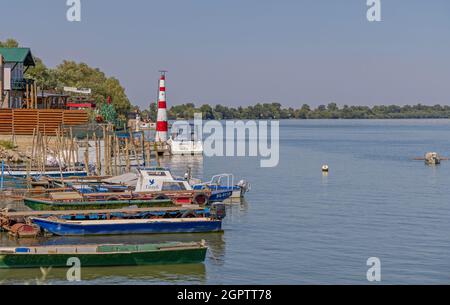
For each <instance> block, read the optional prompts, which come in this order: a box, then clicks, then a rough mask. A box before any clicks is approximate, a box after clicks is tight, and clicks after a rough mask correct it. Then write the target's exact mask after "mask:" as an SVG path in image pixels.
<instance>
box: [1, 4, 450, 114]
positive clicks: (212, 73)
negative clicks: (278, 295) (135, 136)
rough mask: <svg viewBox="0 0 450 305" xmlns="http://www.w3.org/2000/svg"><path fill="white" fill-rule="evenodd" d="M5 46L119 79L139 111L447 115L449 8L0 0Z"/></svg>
mask: <svg viewBox="0 0 450 305" xmlns="http://www.w3.org/2000/svg"><path fill="white" fill-rule="evenodd" d="M1 2H2V3H1V6H0V16H1V17H0V39H1V40H4V39H6V38H10V37H12V38H16V39H17V40H19V41H20V43H21V44H23V45H25V46H29V47H31V48H32V50H33V53H34V54H35V55H36V56H39V57H41V58H42V59H43V60H44V62H45V63H46V64H47V65H48V66H51V67H53V66H55V65H57V64H58V63H60V62H61V61H62V60H63V59H74V60H76V61H83V62H86V63H88V64H90V65H93V66H95V67H99V68H100V69H102V70H103V71H105V72H106V73H107V74H108V75H111V76H115V77H117V78H118V79H119V80H120V81H121V83H122V85H124V87H125V88H126V92H127V94H128V96H129V97H130V100H131V101H132V103H134V104H137V105H139V106H141V107H142V106H145V105H148V104H149V103H150V101H152V100H154V99H155V96H156V86H157V78H158V70H159V69H167V70H169V74H168V83H167V87H168V102H169V104H180V103H185V102H195V103H196V104H198V105H200V104H203V103H209V104H212V105H214V104H218V103H221V104H224V105H233V106H236V105H249V104H254V103H257V102H275V101H277V102H280V103H281V104H283V105H285V106H294V107H299V106H300V105H301V104H303V103H309V104H310V105H312V106H317V105H319V104H327V103H329V102H331V101H334V102H336V103H338V104H339V105H343V104H349V105H352V104H353V105H354V104H361V105H374V104H391V103H392V104H407V103H409V104H415V103H418V102H422V103H424V104H435V103H441V104H450V1H448V0H430V1H425V0H381V3H382V19H383V21H382V22H379V23H369V22H368V21H367V19H366V10H367V6H366V0H304V1H303V0H280V1H275V0H159V1H152V0H128V1H116V0H114V1H108V0H81V3H82V21H81V22H80V23H69V22H67V21H66V10H67V6H66V0H39V1H36V0H14V1H6V0H2V1H1Z"/></svg>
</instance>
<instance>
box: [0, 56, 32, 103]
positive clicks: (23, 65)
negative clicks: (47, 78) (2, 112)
mask: <svg viewBox="0 0 450 305" xmlns="http://www.w3.org/2000/svg"><path fill="white" fill-rule="evenodd" d="M0 55H2V57H3V62H4V65H3V68H2V69H3V71H1V72H3V73H2V75H3V84H4V88H3V89H4V91H5V92H4V94H6V98H5V99H3V100H2V99H1V98H0V102H1V105H0V107H1V108H22V106H23V100H24V91H25V90H26V87H27V84H28V85H31V84H33V83H34V81H33V80H28V79H25V77H24V74H25V72H26V71H27V70H28V68H29V67H33V66H35V65H36V62H35V60H34V57H33V55H32V54H31V50H30V49H29V48H0ZM0 95H1V94H0Z"/></svg>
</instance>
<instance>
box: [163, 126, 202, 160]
mask: <svg viewBox="0 0 450 305" xmlns="http://www.w3.org/2000/svg"><path fill="white" fill-rule="evenodd" d="M192 127H193V125H190V128H189V129H192ZM172 128H175V126H172ZM195 134H196V133H195V132H194V131H192V132H190V134H189V135H187V133H186V131H185V130H184V129H183V128H178V130H177V132H175V133H173V134H172V136H171V137H170V139H169V140H168V141H167V144H169V147H170V153H171V154H172V155H202V154H203V142H202V140H201V139H197V138H196V137H195Z"/></svg>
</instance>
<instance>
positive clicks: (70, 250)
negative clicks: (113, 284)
mask: <svg viewBox="0 0 450 305" xmlns="http://www.w3.org/2000/svg"><path fill="white" fill-rule="evenodd" d="M206 251H207V247H206V245H205V242H204V241H202V242H191V243H180V242H170V243H163V244H142V245H125V244H117V245H110V244H101V245H61V246H36V247H21V248H0V269H11V268H39V267H64V268H68V265H67V263H68V259H70V258H74V257H76V258H78V259H79V260H80V264H81V268H83V267H94V266H95V267H103V266H137V265H161V264H189V263H201V262H203V261H204V260H205V256H206ZM69 267H70V266H69Z"/></svg>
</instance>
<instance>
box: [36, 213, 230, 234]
mask: <svg viewBox="0 0 450 305" xmlns="http://www.w3.org/2000/svg"><path fill="white" fill-rule="evenodd" d="M30 219H31V220H32V221H33V223H34V224H36V225H38V226H39V227H40V228H41V229H43V230H46V231H47V232H50V233H52V234H54V235H59V236H73V235H119V234H160V233H205V232H218V231H221V230H222V220H220V219H213V218H210V217H198V218H161V219H114V220H83V221H74V220H64V219H44V218H30Z"/></svg>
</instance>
